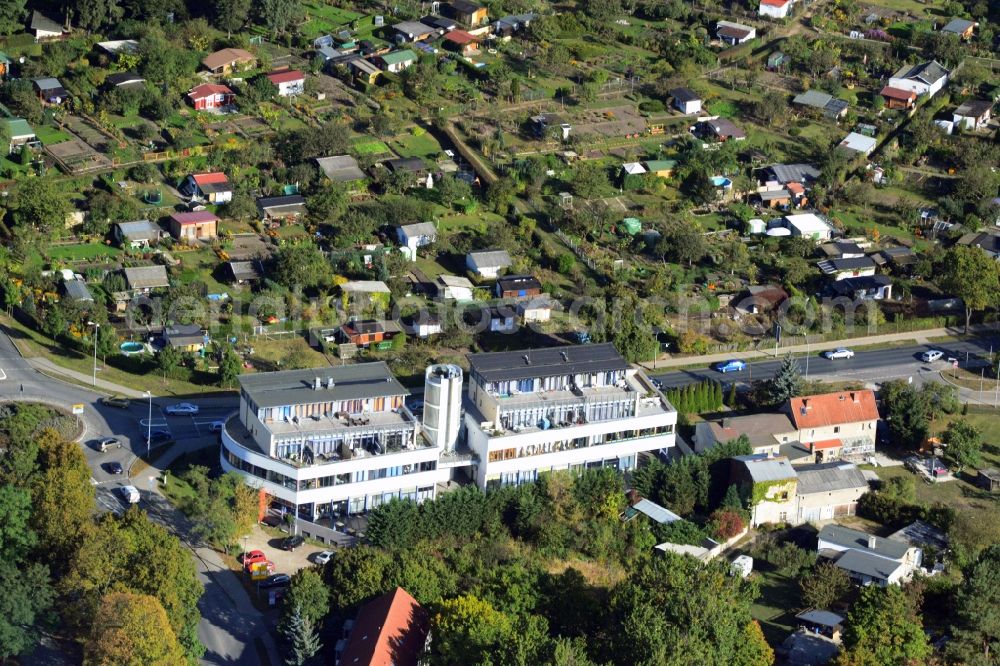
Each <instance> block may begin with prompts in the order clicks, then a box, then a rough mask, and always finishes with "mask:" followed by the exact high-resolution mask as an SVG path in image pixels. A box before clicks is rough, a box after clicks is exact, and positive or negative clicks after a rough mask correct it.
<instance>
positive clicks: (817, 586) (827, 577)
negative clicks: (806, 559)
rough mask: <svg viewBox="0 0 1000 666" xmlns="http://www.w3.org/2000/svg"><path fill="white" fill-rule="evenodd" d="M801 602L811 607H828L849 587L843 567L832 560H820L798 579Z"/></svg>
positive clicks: (849, 582)
mask: <svg viewBox="0 0 1000 666" xmlns="http://www.w3.org/2000/svg"><path fill="white" fill-rule="evenodd" d="M799 587H801V588H802V603H803V604H805V605H806V606H811V607H812V608H821V609H829V608H830V607H831V606H832V605H833V603H834V602H836V601H839V600H840V599H841V598H842V597H843V596H844V595H845V594H846V593H847V591H848V590H850V589H851V581H850V579H849V578H848V577H847V574H846V573H845V572H844V570H843V569H841V568H840V567H838V566H837V565H835V564H833V563H832V562H820V563H818V564H817V565H816V566H815V567H813V568H812V571H810V572H809V573H808V574H806V575H805V576H804V577H802V578H801V579H800V580H799Z"/></svg>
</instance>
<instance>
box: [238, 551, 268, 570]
mask: <svg viewBox="0 0 1000 666" xmlns="http://www.w3.org/2000/svg"><path fill="white" fill-rule="evenodd" d="M258 562H267V555H265V554H264V551H262V550H251V551H250V552H249V553H244V554H243V568H244V569H249V568H250V566H251V565H253V564H257V563H258Z"/></svg>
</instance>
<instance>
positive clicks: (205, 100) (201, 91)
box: [187, 83, 236, 111]
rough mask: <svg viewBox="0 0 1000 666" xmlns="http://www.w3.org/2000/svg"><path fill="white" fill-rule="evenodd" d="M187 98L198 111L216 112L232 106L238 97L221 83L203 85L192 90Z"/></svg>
mask: <svg viewBox="0 0 1000 666" xmlns="http://www.w3.org/2000/svg"><path fill="white" fill-rule="evenodd" d="M187 98H188V99H189V100H191V105H192V106H193V107H194V108H195V110H196V111H214V110H217V109H222V108H225V107H227V106H229V105H230V104H232V103H233V100H234V99H235V98H236V95H235V94H233V91H232V90H230V89H229V87H228V86H224V85H222V84H221V83H202V84H201V85H197V86H195V87H194V88H192V89H191V90H190V92H188V94H187Z"/></svg>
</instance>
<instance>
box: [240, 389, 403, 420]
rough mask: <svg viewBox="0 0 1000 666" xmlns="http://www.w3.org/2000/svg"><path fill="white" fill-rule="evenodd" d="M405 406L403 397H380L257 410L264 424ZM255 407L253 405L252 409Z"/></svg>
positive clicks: (388, 409)
mask: <svg viewBox="0 0 1000 666" xmlns="http://www.w3.org/2000/svg"><path fill="white" fill-rule="evenodd" d="M402 406H403V396H401V395H394V396H388V397H385V396H378V397H375V398H366V399H362V398H357V399H354V400H336V401H333V400H331V401H327V402H312V403H307V404H299V405H281V406H279V407H263V408H260V409H255V410H254V411H255V412H256V414H257V418H258V419H260V421H261V422H262V423H270V422H272V421H291V420H292V419H294V418H298V419H307V418H310V417H312V416H328V417H329V416H333V415H335V414H354V415H357V414H362V413H377V412H391V411H392V410H394V409H398V408H400V407H402ZM254 407H255V405H252V404H251V408H254Z"/></svg>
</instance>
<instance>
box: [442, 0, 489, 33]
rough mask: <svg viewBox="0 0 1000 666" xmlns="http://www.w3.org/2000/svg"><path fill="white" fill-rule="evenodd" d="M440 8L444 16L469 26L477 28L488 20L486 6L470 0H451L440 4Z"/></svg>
mask: <svg viewBox="0 0 1000 666" xmlns="http://www.w3.org/2000/svg"><path fill="white" fill-rule="evenodd" d="M441 9H442V13H443V14H444V15H445V16H448V17H450V18H453V19H455V20H456V21H458V22H459V23H461V24H462V25H464V26H466V27H469V28H478V27H479V26H481V25H485V24H486V23H488V22H489V16H487V14H488V12H487V11H486V7H483V6H482V5H480V4H479V3H476V2H471V0H451V1H450V2H446V3H445V4H443V5H441Z"/></svg>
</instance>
